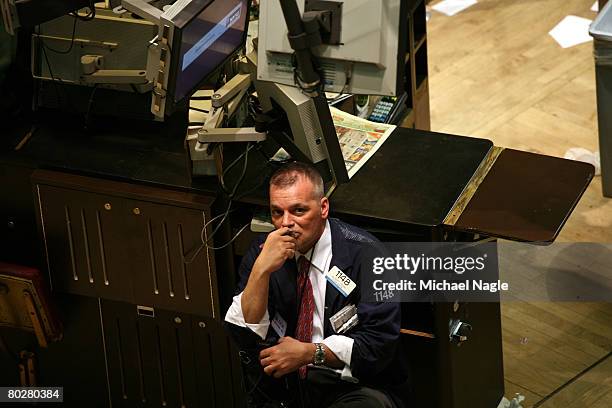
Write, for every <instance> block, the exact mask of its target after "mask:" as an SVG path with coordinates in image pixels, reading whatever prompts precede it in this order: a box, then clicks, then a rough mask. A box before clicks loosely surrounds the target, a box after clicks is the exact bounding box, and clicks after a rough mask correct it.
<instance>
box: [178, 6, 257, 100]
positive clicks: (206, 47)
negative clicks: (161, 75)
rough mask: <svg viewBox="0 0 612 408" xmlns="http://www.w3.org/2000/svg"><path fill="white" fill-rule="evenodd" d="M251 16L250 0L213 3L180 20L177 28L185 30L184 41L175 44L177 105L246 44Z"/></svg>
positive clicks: (183, 33) (183, 32)
mask: <svg viewBox="0 0 612 408" xmlns="http://www.w3.org/2000/svg"><path fill="white" fill-rule="evenodd" d="M188 17H189V16H186V18H188ZM248 17H249V16H248V0H213V1H210V2H208V4H207V5H206V6H205V7H204V9H202V10H201V11H200V12H199V13H198V14H196V15H195V16H191V19H189V20H187V19H185V20H184V21H183V22H178V21H177V23H178V24H177V26H182V27H181V30H180V40H179V41H180V42H179V43H178V44H177V43H176V42H175V46H176V45H178V46H179V51H178V54H177V56H178V61H175V63H176V69H175V77H174V78H175V80H174V81H175V83H174V92H173V99H174V102H175V103H176V102H179V101H181V100H183V99H184V98H185V97H187V96H190V95H191V94H192V93H193V92H195V91H196V90H197V87H198V86H199V85H200V84H201V82H202V81H203V80H204V79H206V77H208V76H209V75H210V74H211V73H213V72H214V71H215V70H216V69H217V68H218V67H219V66H220V65H221V64H223V62H224V61H225V60H226V59H227V58H228V57H230V56H231V55H232V54H233V53H234V52H236V50H238V49H239V48H240V47H242V46H243V45H244V43H245V38H246V37H245V36H246V27H247V21H248ZM179 18H180V16H179ZM181 23H182V24H181Z"/></svg>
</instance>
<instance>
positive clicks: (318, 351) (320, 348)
mask: <svg viewBox="0 0 612 408" xmlns="http://www.w3.org/2000/svg"><path fill="white" fill-rule="evenodd" d="M315 347H316V348H315V352H314V359H313V360H314V361H313V363H314V365H316V366H321V365H324V364H325V345H324V344H322V343H315Z"/></svg>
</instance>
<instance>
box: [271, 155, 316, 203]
mask: <svg viewBox="0 0 612 408" xmlns="http://www.w3.org/2000/svg"><path fill="white" fill-rule="evenodd" d="M300 177H305V178H307V179H308V180H309V181H310V182H311V183H312V184H313V186H314V191H313V194H314V195H315V197H316V198H323V194H324V193H323V178H322V177H321V174H320V173H319V172H318V171H317V169H315V168H314V167H313V166H312V165H310V164H308V163H303V162H297V161H296V162H291V163H289V164H285V165H284V166H282V167H281V168H279V169H278V170H276V171H275V172H274V174H272V177H271V178H270V187H272V186H274V187H278V188H287V187H289V186H292V185H294V184H295V183H296V182H297V181H298V179H299V178H300Z"/></svg>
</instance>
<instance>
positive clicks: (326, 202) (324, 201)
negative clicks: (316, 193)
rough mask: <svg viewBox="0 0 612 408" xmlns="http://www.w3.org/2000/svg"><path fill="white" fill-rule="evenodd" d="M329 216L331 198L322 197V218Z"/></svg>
mask: <svg viewBox="0 0 612 408" xmlns="http://www.w3.org/2000/svg"><path fill="white" fill-rule="evenodd" d="M328 216H329V200H328V199H327V197H323V198H322V199H321V218H323V219H324V220H326V219H327V217H328Z"/></svg>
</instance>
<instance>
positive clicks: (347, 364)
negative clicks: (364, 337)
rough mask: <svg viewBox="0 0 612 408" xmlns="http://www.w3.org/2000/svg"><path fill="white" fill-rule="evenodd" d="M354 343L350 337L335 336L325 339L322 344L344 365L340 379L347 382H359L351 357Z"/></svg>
mask: <svg viewBox="0 0 612 408" xmlns="http://www.w3.org/2000/svg"><path fill="white" fill-rule="evenodd" d="M353 342H354V340H353V339H351V338H350V337H346V336H341V335H337V334H334V335H332V336H329V337H327V338H325V339H323V341H322V343H323V344H325V346H326V347H327V348H328V349H329V350H330V351H331V352H332V353H334V354H335V355H336V357H338V360H340V361H342V362H343V363H344V368H343V369H342V372H341V373H340V377H341V378H342V379H343V380H345V381H350V382H357V381H358V380H357V379H356V378H355V377H353V373H352V371H351V356H352V354H353Z"/></svg>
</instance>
